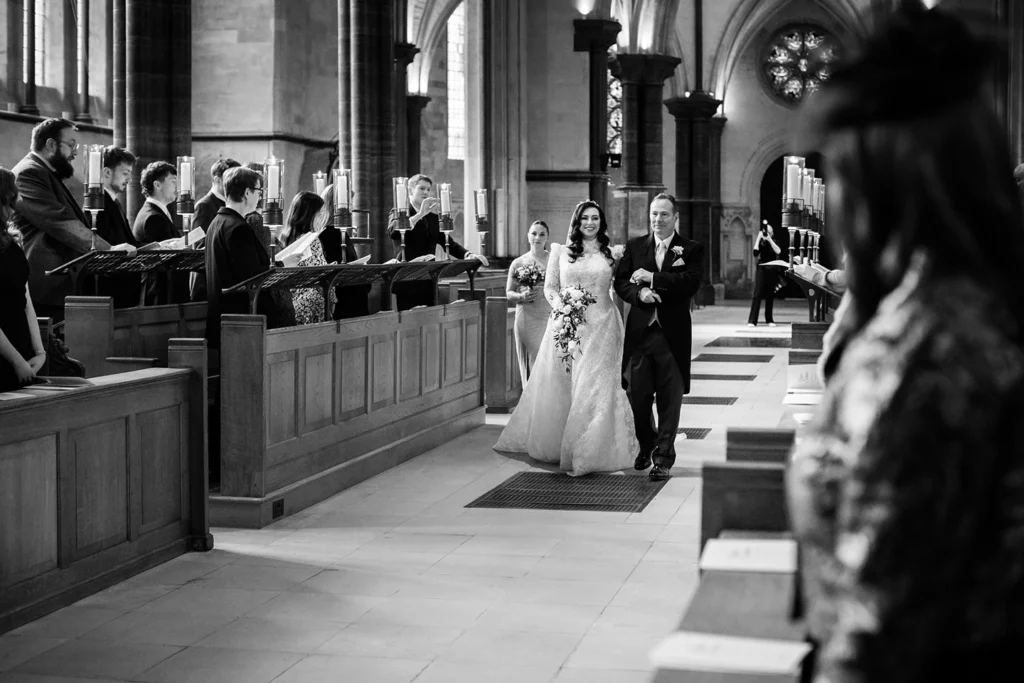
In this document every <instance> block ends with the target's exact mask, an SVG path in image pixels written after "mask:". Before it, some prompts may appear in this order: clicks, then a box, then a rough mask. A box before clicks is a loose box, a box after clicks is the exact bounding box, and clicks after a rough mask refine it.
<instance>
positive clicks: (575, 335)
mask: <svg viewBox="0 0 1024 683" xmlns="http://www.w3.org/2000/svg"><path fill="white" fill-rule="evenodd" d="M558 301H559V303H558V305H557V306H555V307H554V308H553V309H552V311H551V317H552V318H553V319H554V322H555V324H554V328H555V349H556V350H557V351H558V356H559V358H561V360H562V365H563V366H564V367H565V371H566V372H572V361H573V359H574V358H576V357H577V356H579V355H580V354H582V353H583V351H582V350H581V349H580V331H579V330H580V325H584V324H586V322H587V308H589V307H590V304H593V303H596V302H597V298H596V297H595V296H594V295H593V294H591V293H590V292H588V291H587V290H585V289H583V288H582V287H566V288H565V289H563V290H562V291H560V292H559V293H558Z"/></svg>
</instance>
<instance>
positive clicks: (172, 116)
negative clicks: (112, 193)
mask: <svg viewBox="0 0 1024 683" xmlns="http://www.w3.org/2000/svg"><path fill="white" fill-rule="evenodd" d="M126 10H127V12H126V21H125V35H126V45H127V59H126V69H125V72H126V74H127V78H126V87H125V92H126V95H127V96H126V98H125V123H126V125H125V146H126V147H127V148H128V149H129V150H130V151H131V152H132V153H133V154H135V156H136V157H138V162H137V164H136V168H137V169H139V170H141V169H143V168H145V167H146V165H147V164H149V163H151V162H153V161H168V162H170V163H174V161H175V158H176V157H177V156H178V155H179V154H185V153H187V152H189V151H190V150H191V149H192V142H191V129H192V52H191V44H192V18H191V16H192V15H191V6H190V0H127V2H126ZM138 177H139V173H138V172H136V173H135V174H134V175H133V179H132V182H131V184H130V185H129V187H128V193H127V209H128V219H129V221H132V220H134V219H135V214H137V213H138V210H139V207H141V206H142V202H143V201H144V199H143V197H142V192H141V188H140V186H139V183H138Z"/></svg>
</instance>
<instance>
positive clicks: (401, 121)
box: [394, 42, 420, 172]
mask: <svg viewBox="0 0 1024 683" xmlns="http://www.w3.org/2000/svg"><path fill="white" fill-rule="evenodd" d="M419 51H420V49H419V48H418V47H416V46H415V45H413V44H412V43H406V42H398V43H395V83H394V88H395V91H394V98H395V162H396V168H398V169H400V170H401V169H407V168H410V165H409V135H410V133H409V125H408V114H407V112H406V106H407V103H408V101H407V99H406V92H407V90H408V88H407V83H408V80H409V65H410V64H412V60H413V58H414V57H415V56H416V54H417V53H418V52H419ZM416 167H419V164H418V163H417V164H416ZM417 172H418V171H417Z"/></svg>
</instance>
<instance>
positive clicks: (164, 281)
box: [132, 161, 189, 306]
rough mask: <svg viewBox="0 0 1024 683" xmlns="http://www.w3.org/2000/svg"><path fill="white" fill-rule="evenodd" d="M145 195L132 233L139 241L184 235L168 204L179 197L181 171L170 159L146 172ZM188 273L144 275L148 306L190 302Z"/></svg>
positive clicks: (149, 168) (158, 162)
mask: <svg viewBox="0 0 1024 683" xmlns="http://www.w3.org/2000/svg"><path fill="white" fill-rule="evenodd" d="M140 180H141V183H142V194H143V195H145V196H146V201H145V203H144V204H143V205H142V208H140V209H139V213H138V215H136V216H135V225H133V226H132V233H133V234H134V235H135V239H137V240H138V241H139V244H141V245H145V244H150V243H152V242H163V241H164V240H169V239H175V238H179V237H181V236H182V235H181V230H179V229H178V227H177V226H176V225H175V224H174V217H173V216H172V215H171V212H170V209H168V208H167V207H168V206H169V205H170V204H172V203H173V202H174V200H175V199H176V198H177V197H178V171H177V169H176V168H174V166H173V165H171V164H169V163H167V162H166V161H154V162H153V163H151V164H150V165H149V166H147V167H146V168H145V169H144V170H143V171H142V177H141V179H140ZM188 276H189V274H188V273H172V274H171V275H170V276H168V274H167V273H163V272H159V273H158V272H153V273H146V275H145V276H144V277H143V287H144V289H145V300H146V305H147V306H158V305H165V304H183V303H187V302H188V301H189V294H188V280H189V277H188Z"/></svg>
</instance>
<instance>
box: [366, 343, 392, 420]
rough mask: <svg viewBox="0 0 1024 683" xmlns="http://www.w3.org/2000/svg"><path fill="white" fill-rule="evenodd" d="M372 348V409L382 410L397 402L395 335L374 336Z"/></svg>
mask: <svg viewBox="0 0 1024 683" xmlns="http://www.w3.org/2000/svg"><path fill="white" fill-rule="evenodd" d="M370 348H371V353H370V357H371V360H372V363H373V370H372V374H371V375H370V380H371V387H372V390H371V391H372V393H371V398H370V409H371V410H380V409H381V408H386V407H387V406H389V405H391V404H393V403H394V402H395V377H396V376H395V369H396V368H395V366H396V365H397V360H396V358H395V333H393V332H392V333H390V334H375V335H373V336H372V337H370Z"/></svg>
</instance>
